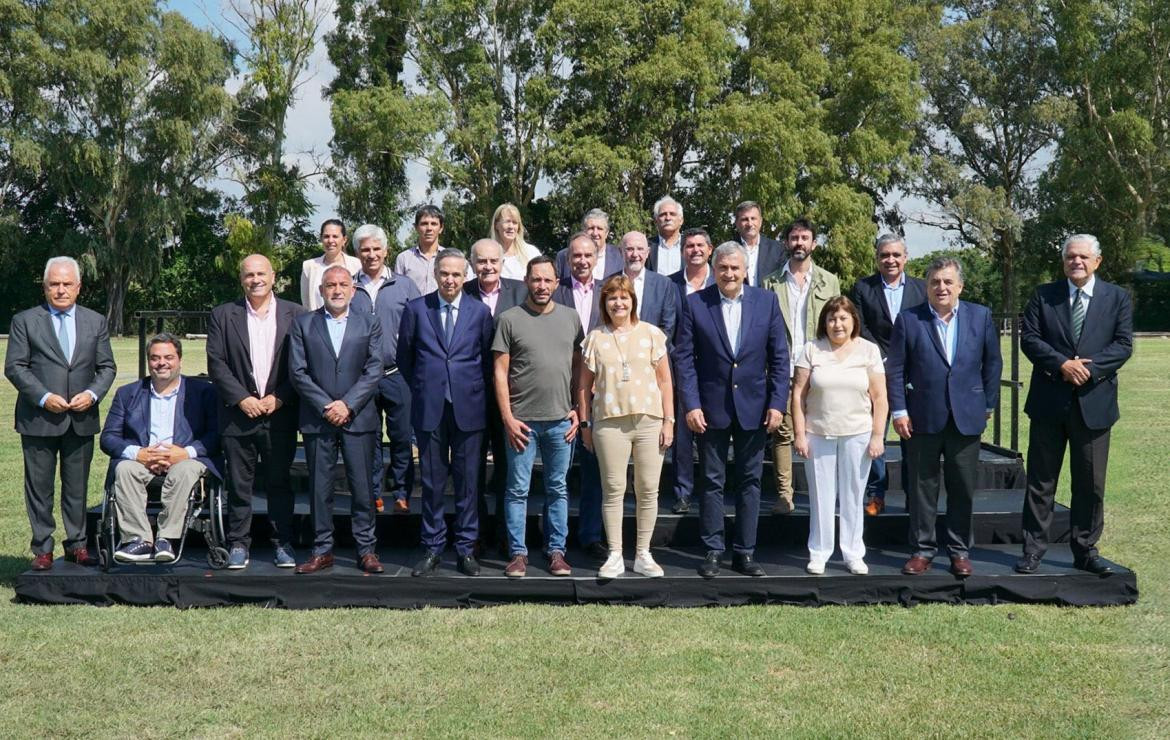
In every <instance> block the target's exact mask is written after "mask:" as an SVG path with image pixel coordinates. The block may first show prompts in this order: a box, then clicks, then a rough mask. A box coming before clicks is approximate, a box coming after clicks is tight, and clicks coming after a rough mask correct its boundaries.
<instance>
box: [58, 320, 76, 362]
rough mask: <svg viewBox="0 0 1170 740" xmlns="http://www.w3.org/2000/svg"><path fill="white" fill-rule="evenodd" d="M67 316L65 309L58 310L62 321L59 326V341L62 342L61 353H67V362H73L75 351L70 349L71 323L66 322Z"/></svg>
mask: <svg viewBox="0 0 1170 740" xmlns="http://www.w3.org/2000/svg"><path fill="white" fill-rule="evenodd" d="M66 316H67V314H66V313H65V312H64V311H58V312H57V318H58V319H59V321H60V323H59V324H58V326H57V341H58V342H60V343H61V354H63V355H65V362H73V353H72V352H71V351H70V349H69V324H66V323H65V318H66Z"/></svg>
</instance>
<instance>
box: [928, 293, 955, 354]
mask: <svg viewBox="0 0 1170 740" xmlns="http://www.w3.org/2000/svg"><path fill="white" fill-rule="evenodd" d="M926 307H927V308H929V309H930V315H931V316H933V317H934V330H935V331H936V332H937V333H938V339H939V341H940V342H942V346H943V351H944V352H946V355H947V364H948V365H953V364H955V342H956V341H958V339H959V304H958V303H956V304H955V308H954V309H953V310H952V311H951V320H950V321H949V322H948V321H943V320H942V318H941V317H939V315H938V312H937V311H935V310H934V306H932V305H930V303H927V304H926Z"/></svg>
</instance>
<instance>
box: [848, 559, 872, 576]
mask: <svg viewBox="0 0 1170 740" xmlns="http://www.w3.org/2000/svg"><path fill="white" fill-rule="evenodd" d="M845 567H846V568H848V569H849V572H850V573H852V574H853V575H855V576H864V575H867V574H868V573H869V566H868V565H866V564H865V561H864V560H850V561H848V562H846V563H845Z"/></svg>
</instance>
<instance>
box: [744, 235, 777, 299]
mask: <svg viewBox="0 0 1170 740" xmlns="http://www.w3.org/2000/svg"><path fill="white" fill-rule="evenodd" d="M738 241H739V243H740V244H743V239H739V240H738ZM759 250H760V256H759V258H758V259H757V260H756V274H755V275H748V284H749V285H754V286H756V287H757V288H758V287H761V286H762V285H763V283H764V278H766V277H768V276H769V275H771V274H772V273H773V272H776V271H777V270H779V269H780V268H782V267H784V256H785V250H784V245H783V244H781V243H780V242H778V241H776V240H775V239H769V238H768V237H766V236H763V235H762V234H761V235H760V246H759Z"/></svg>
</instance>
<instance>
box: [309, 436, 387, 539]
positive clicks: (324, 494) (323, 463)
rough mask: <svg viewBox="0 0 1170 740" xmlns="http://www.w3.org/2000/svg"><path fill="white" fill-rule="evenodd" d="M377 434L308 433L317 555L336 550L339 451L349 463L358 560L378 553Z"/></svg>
mask: <svg viewBox="0 0 1170 740" xmlns="http://www.w3.org/2000/svg"><path fill="white" fill-rule="evenodd" d="M375 436H377V435H376V434H375V433H373V432H367V433H363V434H351V433H350V432H343V431H340V430H338V431H336V432H333V433H330V434H306V435H304V437H305V460H306V462H308V464H309V485H310V486H311V488H312V497H311V498H310V502H311V505H312V511H313V554H314V555H324V554H325V553H327V552H332V550H333V465H334V463H335V462H337V448H338V447H340V448H341V459H342V461H343V462H345V478H346V481H347V482H348V483H349V492H350V509H351V512H352V517H353V518H352V521H351V522H350V527H351V528H352V531H353V539H354V542H355V543H357V554H358V557H361V556H362V555H365V554H366V553H370V552H373V551H374V547H375V545H376V544H377V542H376V539H375V535H374V497H373V496H371V495H370V479H371V475H372V474H371V472H370V471H371V469H372V468H373V463H374V452H375V445H374V437H375Z"/></svg>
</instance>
